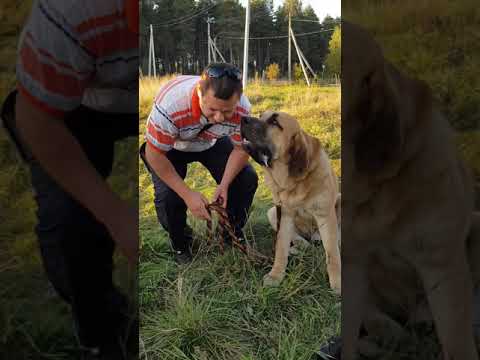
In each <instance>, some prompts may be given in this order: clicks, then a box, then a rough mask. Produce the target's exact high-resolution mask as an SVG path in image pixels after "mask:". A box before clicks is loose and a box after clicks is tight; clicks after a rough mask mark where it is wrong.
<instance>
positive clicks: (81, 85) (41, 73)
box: [20, 43, 89, 97]
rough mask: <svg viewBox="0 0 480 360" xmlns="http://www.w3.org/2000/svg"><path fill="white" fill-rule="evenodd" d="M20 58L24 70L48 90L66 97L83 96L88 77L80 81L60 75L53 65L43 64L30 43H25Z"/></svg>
mask: <svg viewBox="0 0 480 360" xmlns="http://www.w3.org/2000/svg"><path fill="white" fill-rule="evenodd" d="M20 57H21V59H22V63H23V68H24V70H25V71H26V72H27V73H28V74H29V75H30V76H31V77H32V78H33V79H35V80H36V81H38V82H39V83H40V84H42V86H43V87H44V88H45V89H46V90H48V91H50V92H53V93H55V94H61V95H63V96H66V97H80V96H82V95H83V92H84V90H85V87H86V85H87V82H88V80H89V78H88V77H87V78H85V79H84V80H80V79H77V78H75V77H74V76H71V75H67V74H60V73H58V72H57V69H55V67H54V66H53V65H50V64H45V63H42V62H41V61H40V60H39V59H38V57H37V55H36V54H35V52H34V51H33V49H32V48H31V47H30V45H28V43H24V45H23V47H22V49H21V50H20Z"/></svg>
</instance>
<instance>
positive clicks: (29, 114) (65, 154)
mask: <svg viewBox="0 0 480 360" xmlns="http://www.w3.org/2000/svg"><path fill="white" fill-rule="evenodd" d="M15 113H16V122H17V127H18V129H19V133H20V135H21V138H22V140H23V141H25V143H26V144H27V145H28V146H29V147H30V149H31V151H32V153H33V155H34V157H35V158H36V160H37V161H38V162H39V163H40V164H41V165H42V167H43V168H44V169H45V170H46V171H47V173H48V174H49V175H50V176H51V177H52V178H53V179H54V180H55V181H56V182H57V183H58V184H59V185H60V186H61V187H63V188H64V189H65V190H66V191H67V192H68V193H70V194H71V195H72V197H73V198H74V199H76V200H77V201H78V202H79V203H80V204H82V205H83V206H84V207H85V208H87V209H88V210H90V212H91V213H92V214H93V215H94V216H95V217H96V218H97V219H98V220H99V221H100V222H102V223H103V224H105V226H106V227H107V228H108V229H109V231H110V232H111V234H112V236H113V237H114V240H115V241H117V243H118V244H119V246H120V247H121V248H122V250H123V251H124V253H125V254H126V256H127V257H128V258H129V260H130V261H131V262H136V260H137V251H138V229H137V228H136V223H137V217H138V216H137V215H135V211H133V209H131V208H130V207H129V206H128V205H127V204H126V203H125V202H124V201H122V200H121V199H120V198H119V197H118V196H117V195H116V194H115V193H114V192H113V191H112V190H111V189H110V187H109V186H108V184H107V183H106V182H105V181H104V180H103V178H102V177H101V176H100V175H99V174H98V173H97V171H96V170H95V168H94V167H93V166H92V164H91V163H90V161H89V160H88V159H87V156H86V155H85V153H84V151H83V150H82V148H81V147H80V144H79V143H78V141H77V140H76V139H75V138H74V137H73V135H72V134H71V133H70V131H69V130H68V129H67V127H66V126H65V123H64V121H63V119H57V118H55V117H53V116H51V115H49V114H47V113H45V112H42V111H39V110H38V109H37V108H36V107H34V106H33V105H32V104H31V103H30V102H29V101H28V100H27V99H26V98H25V97H24V96H23V95H22V94H21V93H19V94H18V96H17V101H16V108H15ZM122 222H123V224H122ZM128 225H130V226H128ZM120 227H121V228H122V229H121V230H120ZM133 227H135V229H133ZM135 234H136V235H135Z"/></svg>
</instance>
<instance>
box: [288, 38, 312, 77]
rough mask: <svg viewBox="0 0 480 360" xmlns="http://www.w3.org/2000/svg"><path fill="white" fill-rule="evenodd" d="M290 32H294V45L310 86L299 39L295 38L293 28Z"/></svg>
mask: <svg viewBox="0 0 480 360" xmlns="http://www.w3.org/2000/svg"><path fill="white" fill-rule="evenodd" d="M290 33H291V34H292V39H293V45H295V49H296V50H297V55H298V60H299V61H300V65H301V66H302V71H303V75H305V80H307V84H308V86H310V80H308V75H307V70H306V69H305V65H304V64H303V59H302V50H300V47H299V46H298V44H297V39H295V34H294V33H293V30H292V29H290Z"/></svg>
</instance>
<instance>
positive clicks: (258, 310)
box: [139, 78, 341, 360]
mask: <svg viewBox="0 0 480 360" xmlns="http://www.w3.org/2000/svg"><path fill="white" fill-rule="evenodd" d="M166 80H167V79H165V78H163V79H160V80H152V79H142V81H141V83H140V117H141V133H143V132H144V127H145V119H146V117H147V116H148V113H149V111H150V108H151V105H152V103H151V102H152V99H153V96H154V94H155V92H156V91H157V90H158V88H159V86H160V85H161V84H162V83H163V82H165V81H166ZM246 95H247V96H248V98H249V99H250V101H251V103H252V112H253V114H254V115H258V114H260V113H262V112H263V111H265V110H267V109H274V110H278V111H286V112H288V113H290V114H292V115H294V116H295V117H297V119H298V120H299V121H300V123H301V125H302V126H303V128H304V129H305V130H306V131H307V132H308V133H310V134H312V135H314V136H316V137H318V138H319V139H320V140H321V141H322V144H323V145H324V146H325V148H326V150H327V152H328V154H329V156H330V157H331V159H332V164H333V166H334V168H335V170H336V172H337V175H340V155H341V154H340V88H339V87H318V86H314V87H311V88H308V87H307V86H305V85H291V86H284V85H283V86H276V85H267V84H263V85H262V84H260V83H252V84H249V86H248V88H247V91H246ZM140 141H142V138H141V139H140ZM255 168H256V169H257V172H258V174H259V177H260V180H259V188H258V190H257V193H256V196H255V199H254V204H253V209H252V211H251V215H250V219H249V222H248V223H247V225H246V236H247V239H248V241H251V242H255V243H256V245H257V246H258V248H259V249H260V250H261V251H263V252H264V253H266V254H269V253H270V252H271V242H272V235H273V233H272V230H271V229H270V226H269V225H268V221H267V217H266V211H267V210H268V208H269V207H270V206H271V196H270V193H269V191H268V189H267V188H266V187H265V185H264V183H263V175H262V171H261V169H260V168H259V167H258V166H257V165H255ZM187 183H188V184H189V186H191V187H192V188H194V189H196V190H198V191H201V192H202V193H203V194H205V195H206V196H207V198H210V197H211V195H213V191H214V189H215V183H214V181H213V179H212V178H211V176H210V175H209V174H208V172H207V171H206V170H205V169H204V168H203V167H201V165H199V164H192V166H191V167H189V170H188V174H187ZM139 186H140V234H141V239H142V244H143V245H142V254H141V259H140V311H141V340H140V351H141V354H142V358H143V359H145V360H146V359H159V360H160V359H162V360H173V359H198V360H206V359H208V360H224V359H232V360H233V359H239V360H240V359H243V360H247V359H251V360H253V359H255V360H257V359H258V360H260V359H262V360H267V359H281V360H287V359H291V360H301V359H310V358H311V357H312V355H313V354H315V352H317V351H318V350H319V348H320V346H321V344H322V343H324V342H325V340H326V339H328V338H329V337H330V336H332V335H335V334H338V333H339V331H340V298H339V297H337V296H335V295H334V294H333V293H332V292H331V291H330V289H329V286H328V279H327V275H326V270H325V259H324V252H323V248H322V246H321V245H320V244H316V246H314V247H311V248H310V249H309V250H308V251H306V252H304V253H302V254H300V255H298V256H295V257H292V258H291V260H290V263H289V266H288V269H287V273H288V275H287V277H286V279H285V280H284V282H283V283H282V284H281V286H280V287H279V288H275V289H269V288H264V287H263V286H262V277H263V275H264V274H266V273H267V272H268V271H269V267H267V266H259V265H255V264H253V263H251V262H250V261H248V259H246V258H245V256H243V254H241V253H240V252H239V251H236V250H231V249H230V250H227V251H226V252H225V254H224V255H223V256H222V255H221V254H220V253H219V251H218V248H216V247H209V246H208V245H206V240H205V239H206V236H207V233H206V226H205V223H203V222H201V221H197V220H196V219H193V218H191V217H189V223H190V224H191V226H192V228H193V229H194V233H195V240H196V241H195V248H196V249H197V251H196V254H195V258H194V261H193V263H192V264H191V265H189V266H186V267H178V266H176V265H175V263H174V262H173V260H172V256H171V254H170V253H169V252H170V248H169V245H168V242H167V237H166V233H165V232H164V231H163V230H162V229H161V227H160V225H159V224H158V223H157V220H156V215H155V209H154V204H153V187H152V184H151V180H150V177H149V175H148V173H146V171H145V169H144V167H143V165H142V164H140V184H139Z"/></svg>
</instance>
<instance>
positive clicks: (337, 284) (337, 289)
mask: <svg viewBox="0 0 480 360" xmlns="http://www.w3.org/2000/svg"><path fill="white" fill-rule="evenodd" d="M330 288H331V289H332V291H333V292H334V293H335V294H337V295H342V281H341V280H340V277H338V278H337V279H335V278H334V279H330Z"/></svg>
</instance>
